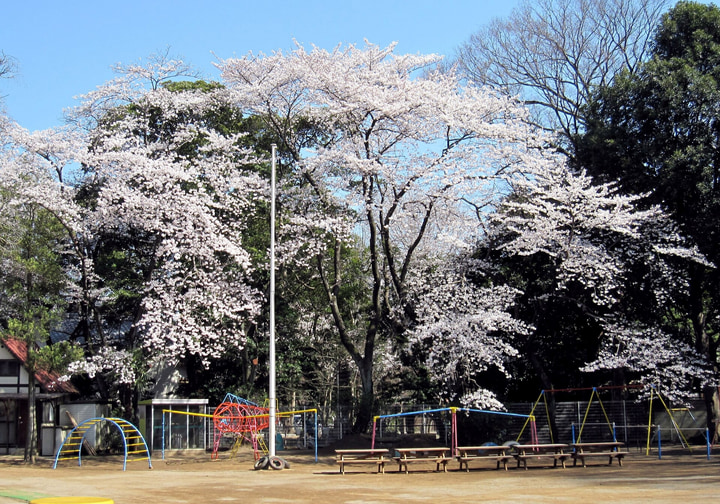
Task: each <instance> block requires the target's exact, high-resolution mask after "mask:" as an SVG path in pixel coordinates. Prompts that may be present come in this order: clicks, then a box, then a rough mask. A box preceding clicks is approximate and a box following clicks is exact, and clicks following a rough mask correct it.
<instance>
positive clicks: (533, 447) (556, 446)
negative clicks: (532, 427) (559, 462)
mask: <svg viewBox="0 0 720 504" xmlns="http://www.w3.org/2000/svg"><path fill="white" fill-rule="evenodd" d="M569 446H570V445H567V444H563V443H549V444H516V445H512V447H513V448H515V449H516V450H541V449H547V450H551V449H554V450H559V449H564V448H568V447H569Z"/></svg>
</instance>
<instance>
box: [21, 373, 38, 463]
mask: <svg viewBox="0 0 720 504" xmlns="http://www.w3.org/2000/svg"><path fill="white" fill-rule="evenodd" d="M28 376H29V378H28V415H27V425H26V426H27V436H26V440H25V456H24V459H23V460H24V461H25V463H28V464H34V463H35V462H36V460H37V445H38V439H37V407H36V405H35V392H36V386H35V373H33V372H32V371H30V370H28Z"/></svg>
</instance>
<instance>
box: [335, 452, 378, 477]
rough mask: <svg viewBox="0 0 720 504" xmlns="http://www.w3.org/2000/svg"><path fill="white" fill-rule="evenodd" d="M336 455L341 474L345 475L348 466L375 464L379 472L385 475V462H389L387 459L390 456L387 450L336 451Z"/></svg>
mask: <svg viewBox="0 0 720 504" xmlns="http://www.w3.org/2000/svg"><path fill="white" fill-rule="evenodd" d="M335 454H336V456H337V459H336V462H337V463H338V464H340V473H341V474H345V466H346V465H348V464H375V465H377V472H378V473H383V474H384V473H385V462H387V461H388V460H389V459H387V458H385V456H386V455H387V454H388V450H387V448H371V449H352V450H350V449H348V450H335Z"/></svg>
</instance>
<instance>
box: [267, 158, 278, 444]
mask: <svg viewBox="0 0 720 504" xmlns="http://www.w3.org/2000/svg"><path fill="white" fill-rule="evenodd" d="M276 149H277V146H276V145H275V144H272V171H271V175H270V187H271V188H270V370H269V373H270V380H269V381H270V383H269V391H268V399H269V402H270V411H269V412H268V413H269V416H270V426H269V427H270V430H269V437H270V439H269V440H268V441H269V442H268V452H269V455H270V456H271V457H274V456H275V416H276V402H277V401H276V396H275V163H276V154H275V153H276Z"/></svg>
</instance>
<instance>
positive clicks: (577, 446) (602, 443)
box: [570, 441, 625, 448]
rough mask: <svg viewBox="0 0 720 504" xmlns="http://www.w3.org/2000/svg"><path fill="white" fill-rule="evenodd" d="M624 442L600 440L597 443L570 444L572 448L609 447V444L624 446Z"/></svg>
mask: <svg viewBox="0 0 720 504" xmlns="http://www.w3.org/2000/svg"><path fill="white" fill-rule="evenodd" d="M624 445H625V443H623V442H622V441H600V442H598V443H572V444H571V445H570V446H572V447H574V448H590V447H597V448H603V447H610V446H624Z"/></svg>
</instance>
